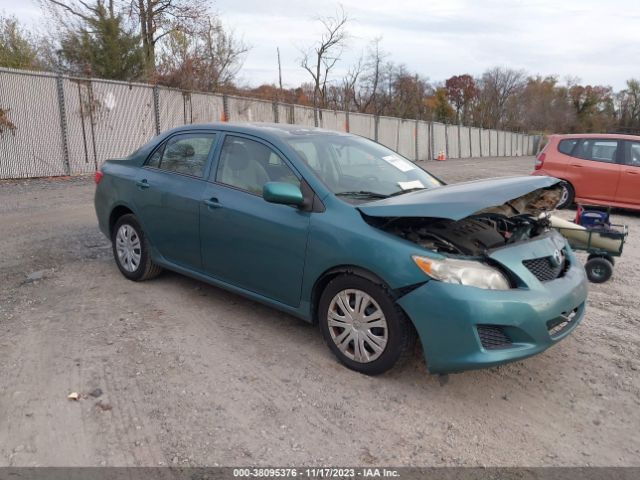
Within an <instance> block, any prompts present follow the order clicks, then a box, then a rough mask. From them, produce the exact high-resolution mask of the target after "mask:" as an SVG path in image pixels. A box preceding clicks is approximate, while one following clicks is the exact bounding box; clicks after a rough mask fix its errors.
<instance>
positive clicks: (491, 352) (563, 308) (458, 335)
mask: <svg viewBox="0 0 640 480" xmlns="http://www.w3.org/2000/svg"><path fill="white" fill-rule="evenodd" d="M547 240H548V239H547ZM523 248H527V249H528V250H525V251H528V252H531V251H532V250H533V251H534V252H536V253H535V254H536V255H539V254H540V252H541V251H544V250H545V248H546V246H545V245H544V240H540V242H536V244H533V243H529V244H527V245H526V246H516V247H513V249H503V250H504V251H500V253H498V254H497V255H495V256H494V257H500V256H502V257H503V258H502V260H505V258H506V256H513V257H516V258H518V256H519V259H520V260H519V261H518V262H517V263H519V264H520V265H521V264H522V263H521V262H522V260H521V259H526V258H527V257H526V256H522V255H524V254H523V252H522V251H518V250H521V249H523ZM567 258H568V259H569V261H570V263H571V265H570V267H569V269H568V270H567V271H566V272H565V274H564V275H563V276H562V277H560V278H557V279H555V280H551V281H548V282H539V281H538V280H537V279H536V278H535V277H533V276H532V275H531V274H529V275H528V276H527V273H528V272H527V273H525V272H524V271H518V272H517V273H518V276H519V277H520V278H521V279H523V280H524V281H526V285H525V286H524V287H522V288H514V289H511V290H484V289H479V288H475V287H466V286H461V285H454V284H450V283H443V282H438V281H429V282H427V283H425V284H424V285H422V286H421V287H419V288H417V289H415V290H413V291H412V292H410V293H408V294H407V295H405V296H403V297H401V298H400V299H399V300H398V304H399V305H400V306H401V307H402V308H403V309H404V311H405V312H406V313H407V315H408V316H409V318H411V320H412V321H413V324H414V325H415V327H416V329H417V331H418V334H419V336H420V340H421V342H422V346H423V350H424V355H425V359H426V362H427V367H428V369H429V371H430V372H431V373H450V372H457V371H463V370H471V369H476V368H484V367H492V366H495V365H501V364H503V363H507V362H512V361H515V360H520V359H523V358H527V357H530V356H532V355H535V354H537V353H540V352H542V351H544V350H546V349H547V348H549V347H550V346H551V345H553V344H555V343H557V342H559V341H560V340H562V339H563V338H565V337H566V336H567V335H568V334H569V333H570V332H571V331H572V330H573V329H574V328H575V327H576V326H577V325H578V324H579V323H580V321H581V320H582V318H583V316H584V311H585V301H586V298H587V279H586V275H585V272H584V268H583V267H582V265H581V264H580V263H578V261H577V260H576V258H575V257H574V256H573V254H572V253H571V251H570V249H568V257H567ZM500 263H503V262H500ZM503 264H507V265H508V263H503ZM513 270H516V269H513ZM569 312H573V317H572V320H571V322H570V323H569V324H567V325H566V326H565V327H564V328H563V329H562V330H561V331H559V332H557V329H554V330H551V328H550V327H551V326H552V325H553V322H554V320H555V319H557V318H561V316H562V315H566V314H567V313H569ZM478 326H495V328H496V329H499V330H501V331H503V332H504V334H505V335H506V337H508V339H509V341H510V343H509V344H508V345H505V346H504V347H503V348H499V349H487V348H485V347H483V344H482V342H481V338H480V334H479V331H478ZM550 330H551V332H550Z"/></svg>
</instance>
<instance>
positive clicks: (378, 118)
mask: <svg viewBox="0 0 640 480" xmlns="http://www.w3.org/2000/svg"><path fill="white" fill-rule="evenodd" d="M373 120H374V123H373V134H374V140H375V141H376V142H377V141H378V124H379V123H380V117H379V116H378V115H375V116H374V117H373Z"/></svg>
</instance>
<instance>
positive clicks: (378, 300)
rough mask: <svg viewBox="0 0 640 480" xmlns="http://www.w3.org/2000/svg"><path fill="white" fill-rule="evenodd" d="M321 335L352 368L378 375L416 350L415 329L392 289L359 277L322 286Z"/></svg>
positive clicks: (341, 279) (344, 277)
mask: <svg viewBox="0 0 640 480" xmlns="http://www.w3.org/2000/svg"><path fill="white" fill-rule="evenodd" d="M318 315H319V323H320V329H321V330H322V335H323V337H324V339H325V341H326V342H327V344H328V345H329V348H330V349H331V351H332V352H333V353H334V354H335V356H336V357H337V358H338V360H340V362H342V363H343V364H344V365H346V366H347V367H348V368H350V369H352V370H356V371H358V372H361V373H364V374H366V375H378V374H380V373H383V372H385V371H387V370H389V369H390V368H392V367H393V366H394V365H395V364H396V363H397V362H398V361H399V360H405V359H407V358H409V357H410V356H411V354H412V353H413V352H414V346H415V342H416V332H415V329H414V327H413V325H412V324H411V322H410V321H409V319H408V318H407V316H406V315H405V314H404V312H403V311H402V309H400V307H399V306H398V305H396V303H395V301H394V299H393V297H392V296H391V294H390V293H389V291H388V290H387V289H386V288H385V287H383V286H381V285H378V284H375V283H373V282H370V281H369V280H366V279H364V278H361V277H357V276H355V275H341V276H339V277H337V278H335V279H333V280H332V281H331V282H329V284H328V285H327V286H326V288H325V289H324V292H323V293H322V296H321V297H320V304H319V308H318Z"/></svg>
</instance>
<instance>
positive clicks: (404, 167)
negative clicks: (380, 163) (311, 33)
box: [382, 155, 416, 172]
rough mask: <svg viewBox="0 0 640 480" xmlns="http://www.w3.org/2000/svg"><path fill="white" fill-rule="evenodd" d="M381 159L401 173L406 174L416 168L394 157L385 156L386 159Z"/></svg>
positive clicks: (406, 161)
mask: <svg viewBox="0 0 640 480" xmlns="http://www.w3.org/2000/svg"><path fill="white" fill-rule="evenodd" d="M382 159H383V160H384V161H385V162H387V163H388V164H389V165H393V166H394V167H396V168H397V169H398V170H400V171H401V172H408V171H409V170H413V169H414V168H416V167H415V166H414V165H413V163H411V162H410V161H408V160H405V159H404V158H400V157H397V156H395V155H387V156H386V157H382Z"/></svg>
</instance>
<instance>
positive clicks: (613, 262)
mask: <svg viewBox="0 0 640 480" xmlns="http://www.w3.org/2000/svg"><path fill="white" fill-rule="evenodd" d="M592 258H604V259H605V260H608V261H609V263H610V264H611V265H615V264H616V261H615V259H614V258H613V257H612V256H611V255H607V254H603V253H591V254H589V256H588V257H587V260H591V259H592Z"/></svg>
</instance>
